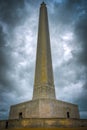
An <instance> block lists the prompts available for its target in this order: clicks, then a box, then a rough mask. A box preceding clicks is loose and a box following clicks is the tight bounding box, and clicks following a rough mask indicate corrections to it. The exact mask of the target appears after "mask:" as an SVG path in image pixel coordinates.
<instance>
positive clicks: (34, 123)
mask: <svg viewBox="0 0 87 130" xmlns="http://www.w3.org/2000/svg"><path fill="white" fill-rule="evenodd" d="M78 127H79V128H81V127H82V130H84V128H85V130H86V128H87V119H66V118H64V119H62V118H28V119H14V120H8V121H7V120H5V121H0V130H3V129H5V128H12V130H13V128H78Z"/></svg>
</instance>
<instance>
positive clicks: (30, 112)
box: [9, 99, 79, 119]
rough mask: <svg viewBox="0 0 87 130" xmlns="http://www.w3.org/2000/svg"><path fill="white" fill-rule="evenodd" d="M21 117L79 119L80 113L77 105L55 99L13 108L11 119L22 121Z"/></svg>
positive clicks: (35, 101)
mask: <svg viewBox="0 0 87 130" xmlns="http://www.w3.org/2000/svg"><path fill="white" fill-rule="evenodd" d="M20 113H21V115H20ZM20 117H21V118H76V119H79V111H78V106H77V105H75V104H71V103H67V102H63V101H59V100H54V99H37V100H31V101H28V102H24V103H20V104H18V105H14V106H11V110H10V114H9V119H20Z"/></svg>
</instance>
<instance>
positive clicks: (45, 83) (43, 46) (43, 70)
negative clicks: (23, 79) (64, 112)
mask: <svg viewBox="0 0 87 130" xmlns="http://www.w3.org/2000/svg"><path fill="white" fill-rule="evenodd" d="M39 98H51V99H55V88H54V79H53V69H52V59H51V49H50V37H49V26H48V16H47V7H46V4H45V3H44V2H43V3H42V4H41V7H40V15H39V28H38V41H37V55H36V68H35V81H34V91H33V99H39Z"/></svg>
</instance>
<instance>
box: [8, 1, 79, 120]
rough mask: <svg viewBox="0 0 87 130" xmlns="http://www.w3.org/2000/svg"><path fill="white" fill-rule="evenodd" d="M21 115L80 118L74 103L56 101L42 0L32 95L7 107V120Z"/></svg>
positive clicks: (25, 116)
mask: <svg viewBox="0 0 87 130" xmlns="http://www.w3.org/2000/svg"><path fill="white" fill-rule="evenodd" d="M20 118H75V119H79V110H78V106H77V105H75V104H71V103H68V102H63V101H59V100H56V96H55V87H54V79H53V68H52V58H51V48H50V35H49V26H48V16H47V7H46V4H45V3H44V2H43V3H42V4H41V7H40V15H39V27H38V40H37V55H36V68H35V81H34V90H33V98H32V100H31V101H28V102H23V103H20V104H17V105H13V106H11V108H10V114H9V119H20Z"/></svg>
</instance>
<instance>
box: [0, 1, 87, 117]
mask: <svg viewBox="0 0 87 130" xmlns="http://www.w3.org/2000/svg"><path fill="white" fill-rule="evenodd" d="M45 2H46V4H47V8H48V18H49V30H50V41H51V50H52V61H53V71H54V81H55V89H56V98H57V99H59V100H63V101H67V102H71V103H75V104H78V106H79V111H80V116H81V118H87V0H45ZM41 3H42V0H0V119H7V118H8V114H9V110H10V106H11V105H13V104H16V103H20V102H24V101H27V100H31V99H32V92H33V84H34V71H35V59H36V58H35V57H36V44H37V32H38V18H39V7H40V4H41Z"/></svg>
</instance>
